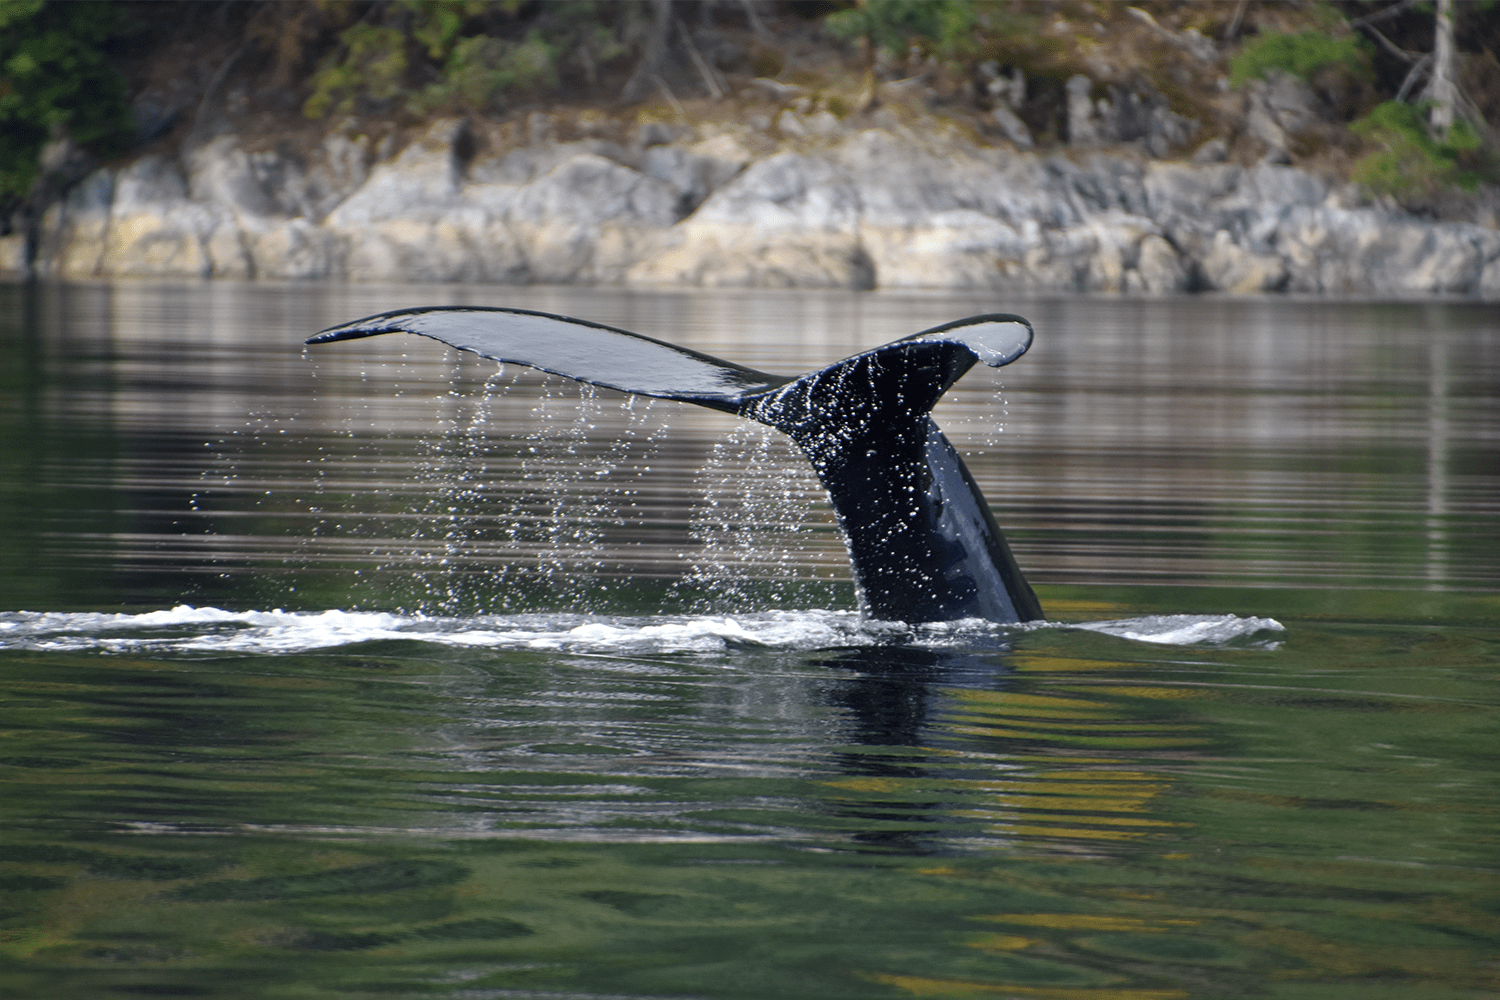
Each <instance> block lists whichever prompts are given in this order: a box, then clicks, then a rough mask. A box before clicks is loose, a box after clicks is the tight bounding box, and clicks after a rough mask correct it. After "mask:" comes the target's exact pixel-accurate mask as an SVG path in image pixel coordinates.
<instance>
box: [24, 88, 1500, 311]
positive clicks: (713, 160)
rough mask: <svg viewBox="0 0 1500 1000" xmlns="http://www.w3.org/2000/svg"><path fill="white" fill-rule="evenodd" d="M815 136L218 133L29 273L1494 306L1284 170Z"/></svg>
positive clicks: (107, 206)
mask: <svg viewBox="0 0 1500 1000" xmlns="http://www.w3.org/2000/svg"><path fill="white" fill-rule="evenodd" d="M787 113H788V114H792V112H787ZM813 117H814V118H816V116H813ZM820 124H821V123H820V122H818V121H815V120H810V121H809V122H807V123H805V127H804V128H803V129H802V132H803V135H801V136H800V137H798V138H795V139H790V140H788V141H785V142H782V143H780V144H777V145H776V146H775V147H774V148H768V147H767V145H766V143H765V142H764V140H763V139H760V140H759V141H756V137H753V136H751V135H750V134H749V133H748V131H747V130H745V129H743V128H740V127H737V126H733V125H718V126H700V127H699V128H698V129H697V130H696V131H694V132H691V133H688V134H685V135H683V136H682V137H680V138H679V139H677V140H676V141H675V142H672V143H666V144H656V145H645V144H643V143H641V142H637V143H635V144H633V145H626V144H621V143H616V142H610V141H605V140H586V141H580V142H570V143H548V144H542V145H536V146H530V147H523V148H517V149H513V150H510V151H508V152H506V153H504V154H503V155H493V156H481V157H475V158H473V159H471V160H468V161H467V162H466V161H465V159H464V155H463V154H464V151H465V148H466V146H467V143H466V140H465V128H466V126H465V125H464V124H463V123H462V122H456V121H446V122H440V123H438V124H436V125H435V126H433V127H432V128H431V129H430V130H429V131H428V132H427V133H426V134H425V136H423V137H422V138H421V139H419V140H418V141H416V142H413V143H412V144H410V145H409V146H407V147H406V148H405V149H403V150H400V151H399V152H397V153H395V154H394V155H389V156H387V157H385V158H384V159H381V158H380V156H379V155H378V154H376V153H375V152H374V151H372V150H371V149H369V148H368V140H366V139H364V138H363V137H359V138H352V137H350V136H348V135H346V134H344V133H340V132H336V133H334V134H332V135H330V136H329V137H328V139H327V140H326V141H325V142H324V143H323V145H322V147H321V148H320V149H319V150H318V151H317V153H316V154H315V155H314V156H313V157H310V158H309V160H308V161H307V162H298V161H294V160H292V159H290V158H286V157H282V156H280V155H278V154H275V153H266V152H247V151H245V150H244V149H243V148H241V146H240V144H239V142H238V140H237V139H236V138H235V137H234V136H232V135H231V136H220V137H218V138H216V139H214V140H212V141H211V142H209V143H207V144H206V145H202V146H200V147H198V148H196V149H194V150H193V151H191V152H190V153H186V154H184V155H183V156H181V157H180V158H176V157H174V158H167V157H163V156H160V155H151V156H146V157H144V158H142V159H139V160H136V161H135V162H133V163H130V164H128V165H125V166H121V167H118V168H110V169H105V170H100V171H98V172H97V173H95V174H93V175H92V176H90V177H89V178H87V179H86V180H85V181H84V182H82V183H81V184H79V185H78V186H77V187H75V188H74V189H73V190H72V192H71V193H70V194H69V196H68V197H67V199H66V200H65V201H63V202H61V203H59V204H57V205H54V206H53V207H52V208H51V209H50V210H49V211H48V213H47V215H46V217H45V220H44V224H43V226H42V230H41V235H40V240H39V243H38V245H37V252H36V255H35V260H34V262H33V264H32V269H33V270H34V272H35V273H36V274H38V275H40V276H43V277H58V278H100V277H102V278H115V277H139V278H218V277H223V278H237V279H283V280H284V279H308V280H332V281H382V282H389V281H397V282H400V281H411V282H498V283H511V284H522V283H532V282H535V283H554V284H591V285H592V284H602V285H632V286H677V287H684V286H686V287H803V288H949V289H976V290H984V289H989V290H995V291H1026V292H1064V291H1068V292H1076V291H1082V292H1140V293H1165V292H1174V291H1186V290H1218V291H1228V292H1238V293H1254V292H1271V291H1285V292H1313V293H1317V292H1327V293H1339V294H1376V295H1402V296H1410V295H1424V294H1439V293H1451V294H1467V295H1483V296H1487V297H1488V296H1500V232H1496V231H1495V230H1493V229H1489V228H1486V227H1483V226H1480V225H1472V224H1465V223H1435V222H1429V221H1425V220H1422V219H1419V218H1416V217H1413V216H1410V215H1406V214H1403V213H1400V212H1397V211H1392V210H1388V209H1382V208H1377V207H1369V206H1362V205H1360V204H1359V203H1358V200H1357V197H1356V195H1355V193H1354V192H1353V191H1352V190H1350V189H1348V188H1345V187H1342V186H1338V185H1334V184H1331V183H1329V182H1328V181H1326V180H1324V179H1321V178H1319V177H1316V176H1314V175H1312V174H1309V173H1306V172H1304V171H1301V170H1297V169H1295V168H1291V167H1283V166H1273V165H1270V164H1262V165H1258V166H1254V167H1248V168H1247V167H1239V166H1233V165H1228V164H1195V163H1185V162H1169V161H1159V160H1151V159H1147V158H1145V157H1143V156H1142V155H1140V154H1139V153H1134V152H1129V151H1124V152H1117V153H1108V152H1092V153H1086V154H1077V155H1075V156H1063V155H1038V154H1033V153H1029V152H1017V151H1014V150H1012V149H1010V148H989V147H984V146H980V145H977V144H975V143H973V142H971V141H969V140H968V139H966V138H964V137H963V136H962V135H961V134H960V133H958V132H957V131H956V130H953V129H937V130H934V131H931V132H918V131H916V130H914V129H912V128H911V127H909V126H905V125H901V124H899V123H895V122H893V123H891V124H890V125H889V126H888V127H885V128H871V129H867V130H864V131H859V132H853V133H849V132H843V131H840V130H838V129H837V128H832V129H829V128H820V127H819V126H820ZM782 131H783V133H789V132H794V131H795V130H792V129H790V128H789V127H786V126H783V129H782ZM372 160H374V161H376V162H374V163H373V165H370V164H371V161H372ZM25 269H26V261H25V252H24V243H23V241H22V238H21V237H19V236H12V237H5V238H3V239H0V270H7V271H9V272H11V273H12V274H18V273H23V272H24V271H25Z"/></svg>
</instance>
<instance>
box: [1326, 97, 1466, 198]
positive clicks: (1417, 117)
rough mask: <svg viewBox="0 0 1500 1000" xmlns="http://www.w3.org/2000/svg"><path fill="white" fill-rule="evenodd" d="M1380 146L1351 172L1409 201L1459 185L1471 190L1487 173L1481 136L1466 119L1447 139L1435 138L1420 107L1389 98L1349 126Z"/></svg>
mask: <svg viewBox="0 0 1500 1000" xmlns="http://www.w3.org/2000/svg"><path fill="white" fill-rule="evenodd" d="M1350 129H1351V131H1353V132H1354V133H1355V134H1356V135H1360V136H1363V137H1364V138H1365V139H1366V140H1368V141H1369V142H1372V143H1374V144H1376V145H1378V146H1380V147H1381V148H1380V149H1379V150H1377V151H1376V152H1373V153H1370V154H1368V155H1366V156H1365V157H1363V158H1362V159H1361V160H1359V162H1357V163H1356V164H1355V165H1354V170H1353V172H1352V174H1351V178H1352V179H1353V180H1355V181H1357V182H1358V183H1360V184H1363V185H1364V186H1365V187H1367V188H1369V189H1370V190H1372V191H1375V192H1377V193H1380V194H1388V195H1391V196H1393V197H1395V198H1397V199H1398V200H1402V201H1406V200H1409V199H1411V198H1414V197H1420V196H1425V195H1431V194H1433V193H1435V192H1436V191H1437V190H1438V189H1440V188H1443V187H1448V186H1457V187H1460V188H1463V189H1464V190H1473V189H1474V188H1475V187H1476V186H1478V184H1479V183H1480V181H1482V180H1484V174H1483V172H1482V170H1481V163H1480V159H1479V157H1480V146H1481V143H1480V138H1479V135H1478V133H1477V132H1475V130H1474V129H1473V128H1472V127H1471V126H1470V125H1469V123H1468V122H1465V121H1463V120H1462V119H1460V120H1458V121H1457V122H1455V123H1454V125H1453V128H1452V129H1451V130H1450V133H1449V136H1448V139H1447V141H1446V142H1438V141H1437V140H1435V139H1433V138H1432V137H1431V136H1430V135H1429V134H1428V130H1427V122H1426V121H1425V120H1424V119H1423V117H1422V111H1421V109H1419V108H1415V107H1412V106H1411V105H1410V104H1403V103H1401V102H1400V101H1386V102H1385V103H1384V104H1381V105H1378V106H1377V107H1376V108H1375V109H1374V110H1373V111H1371V112H1370V113H1369V114H1368V115H1366V116H1365V117H1364V118H1361V119H1360V120H1359V121H1357V122H1355V123H1354V124H1353V125H1351V126H1350Z"/></svg>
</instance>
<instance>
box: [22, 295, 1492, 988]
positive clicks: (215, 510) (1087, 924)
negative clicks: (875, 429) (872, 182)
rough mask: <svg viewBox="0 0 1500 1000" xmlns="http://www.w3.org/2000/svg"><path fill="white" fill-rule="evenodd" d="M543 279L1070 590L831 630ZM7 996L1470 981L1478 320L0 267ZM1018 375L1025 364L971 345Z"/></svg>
mask: <svg viewBox="0 0 1500 1000" xmlns="http://www.w3.org/2000/svg"><path fill="white" fill-rule="evenodd" d="M443 302H453V303H460V302H471V303H476V304H490V305H517V306H522V307H528V308H539V309H545V310H549V311H555V312H563V313H568V314H572V315H578V316H582V317H585V318H588V319H592V320H596V321H601V322H605V323H609V324H613V325H618V326H623V327H625V328H628V329H634V330H638V331H640V332H642V333H647V334H651V335H655V336H659V337H661V338H663V339H667V340H671V341H674V342H677V343H682V344H685V345H688V346H691V347H694V348H697V349H700V350H705V351H708V352H709V353H713V354H718V355H722V356H724V357H728V358H731V359H733V360H737V361H741V362H744V363H747V364H750V365H753V366H756V367H762V368H766V369H768V370H772V371H778V372H783V373H788V374H792V373H796V372H799V371H802V370H806V369H809V368H812V367H815V366H817V365H821V364H823V363H826V362H828V361H831V360H833V359H836V358H838V357H842V356H845V355H847V354H850V353H854V352H855V351H858V350H860V349H862V348H865V347H870V346H874V345H876V344H880V343H884V342H886V341H889V340H891V339H894V338H896V337H899V336H902V335H905V334H907V333H911V332H914V331H916V330H919V329H922V328H925V327H928V326H932V325H935V324H937V323H940V322H943V321H946V320H950V319H954V318H957V317H959V316H963V315H967V314H970V313H975V312H983V311H993V310H1002V309H1003V310H1008V311H1015V312H1020V313H1022V314H1023V315H1027V316H1028V317H1029V318H1030V319H1031V320H1032V321H1033V323H1034V324H1035V325H1036V328H1037V343H1036V346H1035V347H1034V348H1033V350H1032V352H1031V353H1030V354H1029V355H1028V356H1027V357H1025V358H1023V359H1022V360H1021V361H1020V362H1018V363H1017V364H1016V365H1014V366H1013V367H1011V368H1008V369H1004V370H1002V372H1000V373H998V375H997V374H995V373H989V372H987V371H975V372H974V373H972V374H971V375H969V376H968V377H967V378H966V379H965V380H964V381H963V382H961V383H960V385H959V386H958V387H957V388H956V389H955V390H954V391H953V392H951V393H950V394H949V397H948V399H947V401H945V402H944V403H943V404H942V406H940V408H939V410H938V411H937V418H938V421H939V423H940V424H942V425H943V426H944V428H945V429H946V430H947V431H948V433H949V436H950V437H951V438H952V439H953V440H954V441H955V443H956V444H957V445H958V446H959V447H960V449H961V450H963V451H964V452H965V453H966V455H967V456H968V458H969V461H970V465H971V467H972V469H973V470H974V472H975V475H976V478H977V479H978V480H979V481H980V483H981V486H982V487H983V488H984V490H985V492H986V494H987V495H988V496H989V497H990V499H991V501H992V503H993V505H994V507H995V509H996V514H997V519H998V520H999V521H1000V523H1001V524H1002V525H1003V526H1004V527H1005V528H1006V529H1007V532H1008V534H1009V536H1010V538H1011V540H1012V545H1013V548H1014V549H1015V551H1016V554H1017V558H1018V560H1019V561H1020V563H1021V565H1022V566H1023V568H1024V569H1025V570H1026V571H1027V573H1028V575H1029V576H1030V578H1031V579H1032V581H1033V582H1034V583H1035V584H1036V585H1037V590H1038V592H1039V594H1040V596H1041V598H1042V600H1043V603H1044V605H1045V606H1046V607H1047V609H1048V612H1049V615H1050V617H1051V618H1052V619H1053V620H1054V621H1053V623H1052V624H1051V625H1049V626H1048V627H1031V628H1014V629H1004V628H998V627H986V626H980V625H976V624H972V623H971V624H969V625H955V626H928V627H925V628H920V629H911V628H907V627H905V626H899V625H889V624H884V625H882V624H871V623H862V622H861V621H859V619H858V617H857V615H855V614H854V613H853V609H852V595H851V592H850V588H849V586H848V583H847V566H846V563H845V560H844V555H843V551H842V546H841V543H840V542H839V540H838V537H837V534H836V532H835V531H834V529H833V526H832V522H831V517H830V515H829V514H828V513H827V511H826V510H825V509H824V508H823V507H822V506H821V505H820V503H819V500H818V489H817V486H816V483H815V482H814V481H813V480H812V479H811V477H810V475H809V474H808V473H807V472H806V471H805V470H804V469H803V467H802V465H801V463H800V460H799V459H798V458H797V457H796V456H795V455H793V454H792V453H791V452H790V451H789V450H788V449H787V447H786V446H785V445H784V444H783V443H782V442H780V441H779V440H777V439H775V438H773V437H770V436H768V433H765V432H763V431H762V430H761V429H760V428H757V427H753V426H742V425H738V424H737V423H736V421H735V420H734V419H733V418H730V417H726V416H723V415H721V414H715V413H711V412H708V411H701V410H699V411H690V410H689V409H688V408H683V407H678V406H676V405H674V404H667V403H660V402H658V403H656V404H654V405H651V404H649V403H648V401H645V400H636V401H631V400H628V399H625V398H623V397H620V396H618V395H615V394H610V393H605V392H603V391H601V392H599V393H598V394H597V395H586V394H584V393H583V392H581V391H580V388H579V387H577V386H574V385H571V384H564V383H561V382H559V381H557V380H546V379H542V378H540V377H537V376H535V375H534V374H533V373H528V372H525V371H517V370H514V369H509V370H505V371H497V370H496V366H495V365H494V364H493V363H490V362H485V361H482V360H478V359H473V358H471V357H460V356H459V355H457V354H455V353H453V352H448V351H446V350H445V349H443V348H442V347H441V346H440V345H437V344H434V343H432V342H430V341H426V340H420V339H417V338H409V337H397V336H393V337H386V338H377V339H375V340H370V341H363V342H358V343H351V344H337V345H329V346H326V347H323V348H319V349H316V350H310V351H308V352H306V353H304V351H303V349H302V346H301V341H302V339H303V338H304V337H306V336H307V335H308V334H309V333H311V332H314V331H316V330H317V329H319V328H321V327H323V326H327V325H330V324H332V323H335V322H339V321H343V320H347V319H351V318H354V317H357V316H361V315H364V314H367V313H371V312H376V311H379V310H382V309H387V308H397V307H401V306H409V305H417V304H435V303H443ZM0 337H3V340H4V344H5V348H6V355H7V357H8V359H10V360H9V361H8V362H7V364H6V365H5V366H3V368H0V385H3V390H0V397H3V408H0V421H3V433H0V448H3V449H4V455H5V458H4V462H3V464H0V538H3V544H0V560H3V564H0V690H3V700H0V781H3V782H4V783H5V787H4V790H3V793H0V795H3V798H0V810H3V827H0V893H3V898H0V992H3V993H4V995H6V996H7V997H8V996H16V997H28V998H29V997H47V998H53V997H68V998H93V997H101V998H105V997H122V996H224V997H242V996H243V997H250V996H254V997H287V998H303V997H330V998H332V997H338V998H355V997H364V996H369V997H407V996H409V997H429V996H439V997H445V996H452V997H474V998H489V997H542V998H563V997H588V998H593V997H600V998H603V997H611V998H615V997H632V998H634V997H652V998H656V997H673V998H679V997H715V998H717V997H724V998H746V1000H761V998H768V997H795V998H808V1000H825V998H841V997H857V998H880V997H958V998H962V997H1002V998H1008V997H1021V998H1041V1000H1075V998H1076V1000H1086V998H1094V1000H1159V998H1175V997H1194V998H1197V997H1202V998H1222V997H1250V996H1268V997H1286V998H1320V1000H1321V998H1330V1000H1332V998H1344V997H1350V998H1352V997H1360V998H1377V1000H1385V998H1402V1000H1407V998H1410V1000H1429V998H1431V1000H1447V998H1460V997H1462V998H1475V997H1493V996H1500V964H1497V955H1500V824H1497V820H1500V787H1497V786H1500V780H1497V768H1496V765H1497V763H1500V731H1497V730H1500V726H1497V720H1500V527H1497V523H1500V522H1497V513H1500V509H1497V508H1500V392H1497V387H1500V310H1497V309H1496V308H1495V306H1494V304H1489V305H1483V304H1473V303H1457V302H1449V303H1436V304H1373V303H1333V302H1308V301H1301V302H1298V301H1286V300H1270V301H1244V300H1214V299H1173V300H1157V301H1148V300H1110V299H1075V300H1042V301H1016V300H1007V301H1003V302H1002V301H998V300H995V299H993V298H989V297H980V296H969V297H965V296H953V295H943V296H925V297H923V296H891V295H884V294H879V295H845V294H825V293H819V294H806V293H764V292H761V293H754V294H750V293H737V292H715V293H711V294H642V293H636V292H631V293H624V292H612V291H577V290H556V289H550V290H549V289H474V288H454V287H451V286H445V287H441V288H422V287H416V286H408V287H401V288H370V287H353V288H345V287H322V286H287V287H279V288H278V287H274V286H264V285H233V284H227V283H221V284H215V285H175V286H164V285H156V284H126V285H116V286H104V285H82V286H77V285H70V286H58V285H47V286H40V287H37V288H24V287H20V286H0ZM1002 379H1003V386H1002V384H1001V381H1000V380H1002Z"/></svg>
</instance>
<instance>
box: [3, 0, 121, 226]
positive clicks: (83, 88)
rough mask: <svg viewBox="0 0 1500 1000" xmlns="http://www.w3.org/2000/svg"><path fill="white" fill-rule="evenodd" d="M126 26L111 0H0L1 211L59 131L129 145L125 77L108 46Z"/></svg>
mask: <svg viewBox="0 0 1500 1000" xmlns="http://www.w3.org/2000/svg"><path fill="white" fill-rule="evenodd" d="M125 30H126V21H125V18H124V15H123V14H122V13H121V11H120V9H119V8H118V7H116V6H115V5H114V4H112V3H108V2H106V0H72V2H68V3H59V2H55V0H54V2H51V3H48V2H46V0H0V137H3V138H0V216H8V215H9V214H10V210H11V209H12V208H14V207H15V205H16V204H17V203H18V202H19V201H20V200H21V199H22V198H24V197H25V196H26V194H27V192H28V191H30V189H31V186H32V183H33V182H34V181H35V180H36V178H37V175H38V173H39V169H40V168H39V165H38V154H39V153H40V152H41V149H42V146H44V145H45V144H46V143H47V141H48V139H49V138H50V137H52V136H53V135H54V134H56V135H59V136H60V135H63V134H66V135H67V136H68V138H70V139H72V141H73V142H74V143H76V144H77V145H79V146H83V147H85V148H87V149H89V150H91V151H92V152H94V153H96V154H99V155H109V154H111V153H114V152H118V151H119V150H121V149H123V148H124V147H125V146H126V145H127V143H128V141H129V138H130V133H131V117H130V106H129V105H128V104H127V103H126V100H125V82H124V80H123V79H121V77H120V74H119V73H118V72H117V71H116V70H115V69H114V67H113V66H111V65H110V63H109V61H108V59H107V57H106V55H105V52H104V46H105V44H106V43H107V42H108V41H109V40H110V39H112V38H114V37H116V36H117V35H119V34H121V33H122V32H124V31H125Z"/></svg>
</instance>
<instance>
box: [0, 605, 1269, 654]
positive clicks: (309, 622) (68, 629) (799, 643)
mask: <svg viewBox="0 0 1500 1000" xmlns="http://www.w3.org/2000/svg"><path fill="white" fill-rule="evenodd" d="M1043 628H1046V629H1082V630H1085V631H1089V632H1097V633H1102V634H1104V635H1111V636H1117V637H1120V638H1123V639H1128V640H1134V641H1137V642H1149V643H1158V644H1163V645H1172V646H1222V645H1225V644H1227V643H1232V642H1235V641H1236V640H1247V639H1248V640H1252V641H1262V640H1264V639H1266V638H1267V637H1266V636H1264V635H1262V633H1274V632H1282V631H1284V628H1283V626H1282V625H1281V623H1280V622H1277V621H1276V620H1275V619H1271V618H1241V617H1239V616H1236V615H1151V616H1147V617H1142V618H1127V619H1122V620H1119V621H1098V622H1083V623H1072V624H1068V623H1060V622H1035V623H1030V624H1025V625H998V624H996V623H994V622H987V621H981V620H979V619H966V620H963V621H957V622H939V623H933V624H926V625H905V624H902V623H899V622H878V621H867V620H864V619H861V618H860V617H859V616H858V615H857V614H855V613H854V612H849V611H767V612H760V613H756V614H747V615H736V616H734V617H732V618H730V617H715V616H712V615H652V616H633V617H625V616H619V617H614V616H608V615H568V614H529V615H477V616H469V617H453V618H445V617H426V616H422V615H406V614H397V613H392V612H383V611H336V610H335V611H323V612H289V611H281V610H274V611H225V610H222V609H219V608H195V607H190V606H188V605H179V606H178V607H175V608H171V609H170V610H162V611H148V612H143V613H138V614H108V613H92V612H38V611H9V612H0V649H24V650H35V651H45V650H52V651H60V652H80V651H99V652H105V653H170V652H184V653H251V654H255V653H263V654H277V653H283V654H285V653H305V652H311V651H316V650H328V649H336V648H338V647H340V646H348V645H351V644H354V643H363V642H375V641H382V640H393V639H394V640H407V641H418V642H430V643H436V644H441V645H446V646H459V647H470V648H481V649H482V648H488V649H496V650H560V651H566V652H576V653H604V654H621V653H626V654H629V653H635V654H657V653H713V652H722V651H726V650H730V649H736V648H740V649H772V650H785V651H791V652H796V651H804V650H806V651H811V650H816V649H828V648H835V647H845V648H847V647H851V646H875V645H890V644H902V645H912V646H919V647H926V648H931V649H945V648H946V649H976V648H994V646H995V644H996V642H997V640H1003V639H1004V638H1005V637H1007V636H1011V635H1015V634H1017V633H1021V632H1027V631H1033V630H1036V629H1043Z"/></svg>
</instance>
